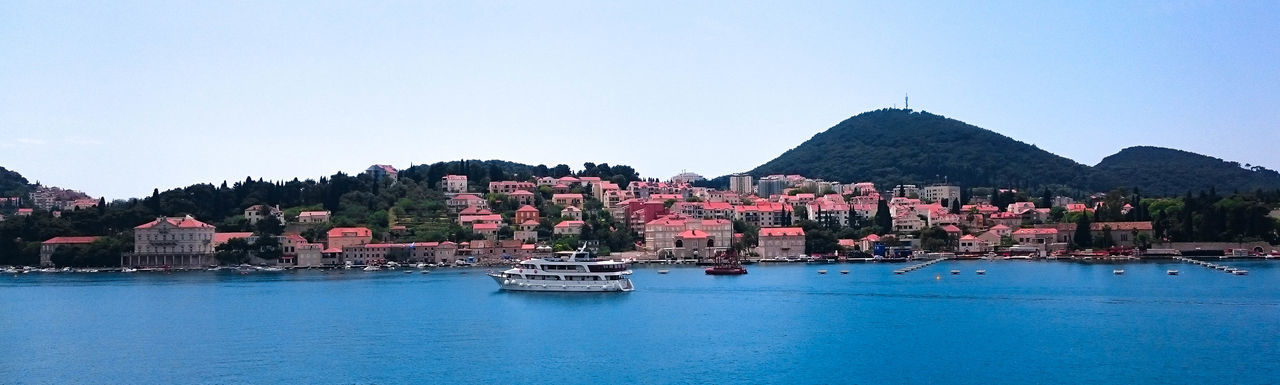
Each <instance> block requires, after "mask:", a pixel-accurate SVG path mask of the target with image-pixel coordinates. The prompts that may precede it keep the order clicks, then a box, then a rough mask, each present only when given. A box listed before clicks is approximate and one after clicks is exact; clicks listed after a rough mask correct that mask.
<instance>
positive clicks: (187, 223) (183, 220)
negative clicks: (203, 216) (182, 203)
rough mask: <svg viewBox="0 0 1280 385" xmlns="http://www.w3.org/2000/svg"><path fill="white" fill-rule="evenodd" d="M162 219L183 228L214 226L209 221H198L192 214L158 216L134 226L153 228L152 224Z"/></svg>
mask: <svg viewBox="0 0 1280 385" xmlns="http://www.w3.org/2000/svg"><path fill="white" fill-rule="evenodd" d="M160 220H164V221H166V222H169V224H171V225H174V226H177V227H178V228H181V229H195V228H206V227H213V226H211V225H209V224H208V223H204V222H201V221H197V220H196V219H195V218H192V217H191V216H190V215H188V216H185V217H162V218H156V220H154V221H151V222H147V223H144V224H141V225H138V227H134V228H135V229H149V228H151V227H152V226H155V225H156V224H158V223H160Z"/></svg>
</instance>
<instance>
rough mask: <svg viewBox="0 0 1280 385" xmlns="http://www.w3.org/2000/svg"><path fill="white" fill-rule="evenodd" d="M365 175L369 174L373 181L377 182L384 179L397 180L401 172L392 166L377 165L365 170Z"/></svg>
mask: <svg viewBox="0 0 1280 385" xmlns="http://www.w3.org/2000/svg"><path fill="white" fill-rule="evenodd" d="M364 173H365V174H369V176H372V177H373V180H375V181H376V180H381V179H382V178H388V179H391V180H396V177H398V176H399V175H400V171H399V170H396V168H395V167H391V166H390V165H386V164H375V165H372V166H369V168H367V169H365V170H364Z"/></svg>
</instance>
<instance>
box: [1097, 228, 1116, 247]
mask: <svg viewBox="0 0 1280 385" xmlns="http://www.w3.org/2000/svg"><path fill="white" fill-rule="evenodd" d="M1094 244H1095V245H1096V246H1098V247H1100V248H1109V247H1111V246H1115V242H1112V240H1111V226H1102V237H1101V238H1099V239H1097V240H1096V242H1094Z"/></svg>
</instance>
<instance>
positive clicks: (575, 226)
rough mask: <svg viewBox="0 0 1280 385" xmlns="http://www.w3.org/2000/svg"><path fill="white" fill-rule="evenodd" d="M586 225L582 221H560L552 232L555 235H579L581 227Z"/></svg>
mask: <svg viewBox="0 0 1280 385" xmlns="http://www.w3.org/2000/svg"><path fill="white" fill-rule="evenodd" d="M584 225H586V222H583V221H562V222H560V223H557V224H556V226H555V228H554V229H553V232H554V233H555V234H556V235H579V234H582V226H584Z"/></svg>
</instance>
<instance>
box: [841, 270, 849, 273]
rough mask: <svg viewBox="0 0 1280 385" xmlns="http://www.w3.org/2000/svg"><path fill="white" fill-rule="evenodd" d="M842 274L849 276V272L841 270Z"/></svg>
mask: <svg viewBox="0 0 1280 385" xmlns="http://www.w3.org/2000/svg"><path fill="white" fill-rule="evenodd" d="M840 274H849V271H848V270H840Z"/></svg>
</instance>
